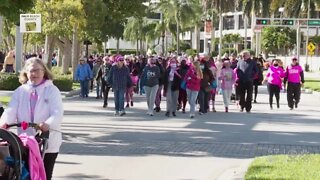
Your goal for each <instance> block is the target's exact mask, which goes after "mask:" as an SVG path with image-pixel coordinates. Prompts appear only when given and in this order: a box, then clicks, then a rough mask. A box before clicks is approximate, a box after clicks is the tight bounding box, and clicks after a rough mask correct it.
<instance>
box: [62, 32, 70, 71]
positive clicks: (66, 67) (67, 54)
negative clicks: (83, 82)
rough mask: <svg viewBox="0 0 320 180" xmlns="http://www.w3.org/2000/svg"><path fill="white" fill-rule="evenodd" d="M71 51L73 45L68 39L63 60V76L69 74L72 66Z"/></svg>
mask: <svg viewBox="0 0 320 180" xmlns="http://www.w3.org/2000/svg"><path fill="white" fill-rule="evenodd" d="M71 51H72V43H71V41H70V40H69V39H68V38H66V46H65V51H64V54H63V58H62V74H67V72H68V71H69V67H70V65H71Z"/></svg>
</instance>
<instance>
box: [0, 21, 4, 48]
mask: <svg viewBox="0 0 320 180" xmlns="http://www.w3.org/2000/svg"><path fill="white" fill-rule="evenodd" d="M2 26H3V17H2V16H1V15H0V46H1V45H2V41H3V36H2Z"/></svg>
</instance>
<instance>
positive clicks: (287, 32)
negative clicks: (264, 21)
mask: <svg viewBox="0 0 320 180" xmlns="http://www.w3.org/2000/svg"><path fill="white" fill-rule="evenodd" d="M295 41H296V30H293V29H290V28H283V27H265V28H264V29H263V31H262V47H263V48H264V50H265V52H266V54H268V53H269V52H272V53H279V52H282V53H283V55H285V54H287V51H288V49H292V48H294V45H295Z"/></svg>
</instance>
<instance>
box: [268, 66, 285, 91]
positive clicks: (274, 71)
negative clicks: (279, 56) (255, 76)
mask: <svg viewBox="0 0 320 180" xmlns="http://www.w3.org/2000/svg"><path fill="white" fill-rule="evenodd" d="M284 76H285V73H284V70H283V69H282V67H274V66H270V68H269V69H268V72H267V75H266V77H267V78H268V83H269V84H273V85H277V86H279V87H280V88H282V80H281V78H284Z"/></svg>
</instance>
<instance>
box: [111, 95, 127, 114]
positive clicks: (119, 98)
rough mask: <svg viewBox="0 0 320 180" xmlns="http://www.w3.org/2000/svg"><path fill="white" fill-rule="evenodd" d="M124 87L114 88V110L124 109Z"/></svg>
mask: <svg viewBox="0 0 320 180" xmlns="http://www.w3.org/2000/svg"><path fill="white" fill-rule="evenodd" d="M125 91H126V90H125V89H114V90H113V92H114V104H115V110H116V112H119V111H124V93H125Z"/></svg>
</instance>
